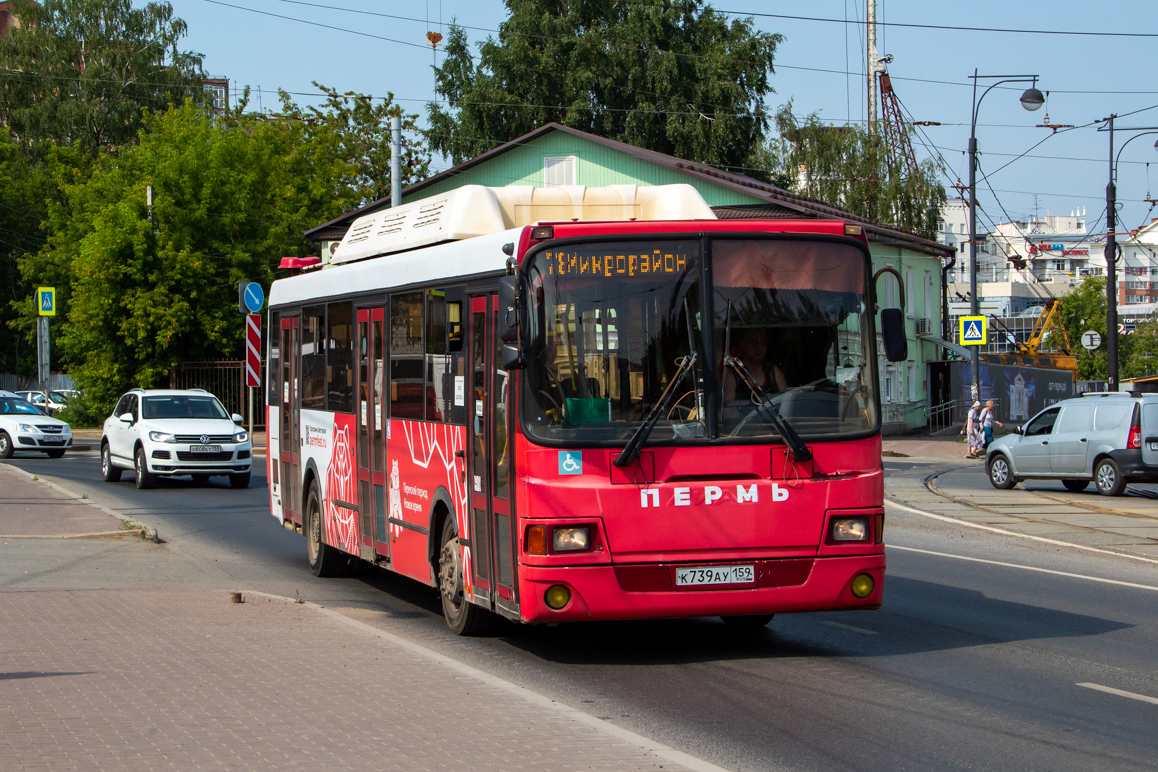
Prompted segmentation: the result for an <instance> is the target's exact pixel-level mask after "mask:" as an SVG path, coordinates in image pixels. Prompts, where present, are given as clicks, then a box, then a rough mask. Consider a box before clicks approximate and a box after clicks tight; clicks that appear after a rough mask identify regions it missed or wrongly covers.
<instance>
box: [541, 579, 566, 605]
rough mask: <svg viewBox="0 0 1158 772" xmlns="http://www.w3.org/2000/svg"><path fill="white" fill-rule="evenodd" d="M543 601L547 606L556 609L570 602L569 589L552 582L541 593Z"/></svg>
mask: <svg viewBox="0 0 1158 772" xmlns="http://www.w3.org/2000/svg"><path fill="white" fill-rule="evenodd" d="M543 601H544V602H545V603H546V604H547V606H548V607H549V608H552V609H554V610H555V611H558V610H559V609H561V608H563V607H564V606H566V605H567V604H568V603H570V602H571V591H570V590H569V589H567V588H566V587H564V586H563V585H561V584H553V585H551V586H550V587H548V588H547V592H546V593H544V594H543Z"/></svg>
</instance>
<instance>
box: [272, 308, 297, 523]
mask: <svg viewBox="0 0 1158 772" xmlns="http://www.w3.org/2000/svg"><path fill="white" fill-rule="evenodd" d="M281 352H282V356H281V368H280V369H281V375H280V379H281V384H280V385H281V389H280V392H281V434H280V437H281V439H280V443H279V446H278V450H279V451H280V456H281V490H282V510H283V517H285V518H286V519H287V520H292V521H293V522H294V523H296V524H298V525H301V524H302V506H301V498H302V490H301V488H302V486H301V475H299V474H298V464H299V463H300V458H301V455H300V454H301V437H300V436H299V433H298V421H299V414H298V411H299V409H300V403H299V401H298V374H299V373H300V371H301V327H300V326H299V317H297V316H291V317H283V318H282V320H281Z"/></svg>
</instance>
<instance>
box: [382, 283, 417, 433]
mask: <svg viewBox="0 0 1158 772" xmlns="http://www.w3.org/2000/svg"><path fill="white" fill-rule="evenodd" d="M422 305H423V295H422V293H421V292H407V293H405V294H402V295H394V296H393V297H391V299H390V417H391V418H402V419H408V420H414V421H421V420H422V419H423V404H424V398H423V391H424V389H423V383H424V379H423V372H422V371H423V369H424V368H423V359H424V354H423V352H424V351H425V347H424V346H423V342H422V332H423V330H422Z"/></svg>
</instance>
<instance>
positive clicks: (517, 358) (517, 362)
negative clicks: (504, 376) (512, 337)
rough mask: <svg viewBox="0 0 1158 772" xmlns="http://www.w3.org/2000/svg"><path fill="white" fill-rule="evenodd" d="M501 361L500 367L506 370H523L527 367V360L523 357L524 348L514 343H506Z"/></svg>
mask: <svg viewBox="0 0 1158 772" xmlns="http://www.w3.org/2000/svg"><path fill="white" fill-rule="evenodd" d="M500 359H501V365H500V366H501V367H502V368H503V369H504V370H522V369H523V368H524V367H526V366H527V358H526V357H525V356H523V349H522V347H521V346H517V345H515V344H512V343H506V344H504V345H503V350H502V354H501V356H500Z"/></svg>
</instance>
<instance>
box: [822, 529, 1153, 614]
mask: <svg viewBox="0 0 1158 772" xmlns="http://www.w3.org/2000/svg"><path fill="white" fill-rule="evenodd" d="M885 549H886V550H890V549H893V550H904V551H905V552H920V553H921V554H922V555H936V556H937V557H940V558H953V559H955V560H968V561H969V562H970V563H988V564H989V565H992V566H1004V567H1006V568H1020V569H1022V570H1023V571H1037V572H1038V573H1041V574H1054V575H1056V576H1068V577H1070V578H1071V579H1087V580H1089V581H1091V582H1102V583H1103V584H1118V585H1121V586H1122V587H1133V588H1135V589H1138V590H1153V591H1154V592H1158V587H1154V586H1152V585H1149V584H1135V583H1134V582H1123V581H1120V580H1118V579H1103V578H1101V577H1100V576H1087V575H1085V574H1071V573H1070V572H1068V571H1055V570H1053V569H1052V568H1037V567H1036V566H1023V565H1021V564H1020V563H1005V562H1002V561H1000V560H986V559H985V558H970V557H966V556H964V555H953V554H950V553H948V552H934V551H933V550H920V549H917V548H916V547H901V546H899V545H897V544H889V545H886V547H885ZM829 624H835V623H832V622H830V623H829Z"/></svg>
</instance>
